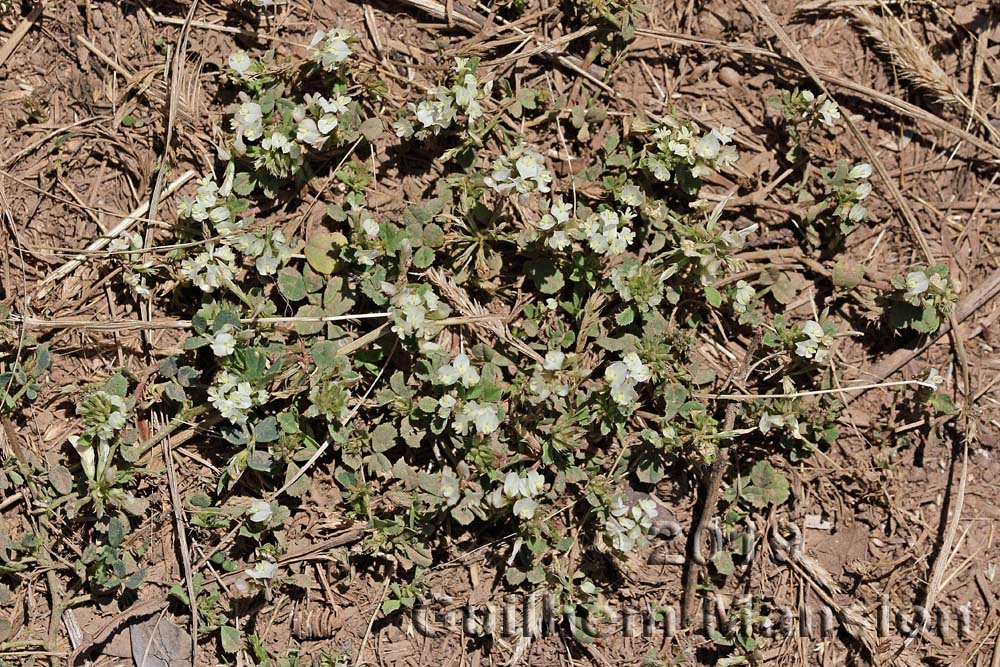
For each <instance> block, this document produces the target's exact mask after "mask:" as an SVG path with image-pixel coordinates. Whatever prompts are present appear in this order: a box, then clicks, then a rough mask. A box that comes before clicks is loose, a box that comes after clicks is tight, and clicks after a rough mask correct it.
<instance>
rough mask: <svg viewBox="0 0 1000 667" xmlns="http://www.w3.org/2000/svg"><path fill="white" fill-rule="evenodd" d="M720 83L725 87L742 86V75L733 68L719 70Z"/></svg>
mask: <svg viewBox="0 0 1000 667" xmlns="http://www.w3.org/2000/svg"><path fill="white" fill-rule="evenodd" d="M719 83H721V84H722V85H724V86H730V87H732V86H738V85H740V74H739V72H737V71H736V70H734V69H733V68H732V67H723V68H722V69H720V70H719Z"/></svg>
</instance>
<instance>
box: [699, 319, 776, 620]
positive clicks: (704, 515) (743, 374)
mask: <svg viewBox="0 0 1000 667" xmlns="http://www.w3.org/2000/svg"><path fill="white" fill-rule="evenodd" d="M759 343H760V339H759V338H754V339H753V340H751V341H750V345H749V346H747V351H746V354H745V355H743V361H742V362H741V364H740V367H739V369H738V370H736V371H735V372H734V373H733V377H734V378H735V379H736V380H737V383H738V384H740V385H742V384H744V383H745V382H746V379H747V377H748V376H749V374H750V362H751V361H752V360H753V355H754V354H755V353H756V351H757V345H758V344H759ZM738 407H739V405H738V404H737V403H730V404H729V405H727V406H726V418H725V422H724V424H723V429H724V430H726V431H732V430H733V428H734V427H735V426H736V410H737V409H738ZM728 467H729V447H728V446H727V445H726V443H725V441H720V442H719V451H718V453H717V454H716V456H715V460H714V461H712V464H711V466H709V469H708V479H707V480H706V482H705V487H704V488H705V495H704V496H703V499H702V502H701V511H700V512H699V513H698V522H697V523H696V524H695V526H694V528H693V529H692V530H691V533H690V534H689V535H688V541H687V555H688V557H687V559H686V560H685V564H684V574H683V577H682V582H683V589H682V592H681V627H685V628H686V627H690V625H691V623H692V622H693V621H694V611H695V589H696V588H697V586H698V571H699V570H700V569H701V563H702V561H703V559H702V558H700V557H698V556H699V555H700V554H701V538H702V537H703V536H704V535H705V531H706V530H707V528H708V524H709V522H710V521H711V520H712V517H713V516H715V506H716V505H717V504H718V503H719V495H720V494H721V492H722V480H723V477H724V476H725V474H726V469H727V468H728Z"/></svg>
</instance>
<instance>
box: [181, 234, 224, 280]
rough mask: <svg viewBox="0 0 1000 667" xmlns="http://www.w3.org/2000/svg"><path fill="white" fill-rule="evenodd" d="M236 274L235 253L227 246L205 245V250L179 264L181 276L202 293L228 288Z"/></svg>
mask: <svg viewBox="0 0 1000 667" xmlns="http://www.w3.org/2000/svg"><path fill="white" fill-rule="evenodd" d="M235 272H236V253H234V252H233V249H232V248H230V247H229V246H226V245H223V246H218V247H216V245H215V244H214V243H211V242H209V243H206V244H205V250H204V251H202V252H200V253H198V254H197V255H195V256H194V257H187V258H185V259H184V260H183V261H182V262H181V274H182V275H183V276H184V277H185V278H187V279H188V280H189V281H191V282H192V283H194V284H195V285H196V286H197V287H198V288H200V289H201V291H203V292H213V291H215V290H216V289H218V288H219V287H223V286H229V285H230V284H231V283H232V280H233V274H235Z"/></svg>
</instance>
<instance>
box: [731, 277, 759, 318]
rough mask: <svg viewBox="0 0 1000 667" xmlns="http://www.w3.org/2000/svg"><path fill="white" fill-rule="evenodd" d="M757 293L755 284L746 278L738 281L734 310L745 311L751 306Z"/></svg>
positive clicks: (734, 296)
mask: <svg viewBox="0 0 1000 667" xmlns="http://www.w3.org/2000/svg"><path fill="white" fill-rule="evenodd" d="M756 295H757V290H755V289H754V288H753V285H751V284H750V283H748V282H747V281H745V280H739V281H737V283H736V292H735V294H734V295H733V310H734V311H736V312H737V313H745V312H747V310H749V308H750V302H751V301H752V300H753V298H754V296H756Z"/></svg>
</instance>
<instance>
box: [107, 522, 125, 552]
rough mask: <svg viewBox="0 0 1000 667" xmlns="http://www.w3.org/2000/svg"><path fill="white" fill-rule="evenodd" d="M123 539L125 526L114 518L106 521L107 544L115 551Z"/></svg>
mask: <svg viewBox="0 0 1000 667" xmlns="http://www.w3.org/2000/svg"><path fill="white" fill-rule="evenodd" d="M124 539H125V525H124V524H123V523H122V520H121V519H119V518H118V517H116V516H113V517H111V519H109V520H108V544H110V545H111V546H112V547H114V548H115V549H117V548H118V547H120V546H121V545H122V541H123V540H124Z"/></svg>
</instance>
